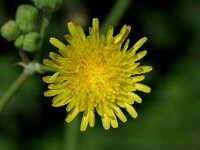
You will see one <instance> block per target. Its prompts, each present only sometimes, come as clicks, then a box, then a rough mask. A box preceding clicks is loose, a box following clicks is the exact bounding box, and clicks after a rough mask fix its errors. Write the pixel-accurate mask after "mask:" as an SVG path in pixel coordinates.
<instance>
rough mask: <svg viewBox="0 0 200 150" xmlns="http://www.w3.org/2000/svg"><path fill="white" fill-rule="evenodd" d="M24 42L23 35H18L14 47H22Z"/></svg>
mask: <svg viewBox="0 0 200 150" xmlns="http://www.w3.org/2000/svg"><path fill="white" fill-rule="evenodd" d="M23 42H24V35H20V36H19V37H18V38H17V39H16V40H15V42H14V45H15V47H16V48H22V46H23Z"/></svg>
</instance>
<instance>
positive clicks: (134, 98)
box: [128, 92, 142, 103]
mask: <svg viewBox="0 0 200 150" xmlns="http://www.w3.org/2000/svg"><path fill="white" fill-rule="evenodd" d="M128 95H129V97H130V98H131V99H133V100H134V101H136V102H137V103H141V102H142V99H141V97H139V96H138V95H137V94H135V93H134V92H129V93H128Z"/></svg>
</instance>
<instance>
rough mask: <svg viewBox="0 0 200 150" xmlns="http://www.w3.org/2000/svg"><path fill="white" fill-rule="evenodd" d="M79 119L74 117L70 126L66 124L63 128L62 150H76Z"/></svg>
mask: <svg viewBox="0 0 200 150" xmlns="http://www.w3.org/2000/svg"><path fill="white" fill-rule="evenodd" d="M78 120H79V117H76V118H75V119H74V120H73V121H72V122H71V123H70V124H67V126H66V128H65V135H64V136H65V138H64V140H65V141H64V148H63V150H76V149H77V147H76V145H77V137H78V133H79V128H78V125H79V122H78Z"/></svg>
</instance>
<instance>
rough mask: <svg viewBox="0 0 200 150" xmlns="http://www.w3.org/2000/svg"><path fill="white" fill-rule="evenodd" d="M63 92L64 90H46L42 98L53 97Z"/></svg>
mask: <svg viewBox="0 0 200 150" xmlns="http://www.w3.org/2000/svg"><path fill="white" fill-rule="evenodd" d="M63 91H64V89H58V90H47V91H45V92H44V96H45V97H51V96H55V95H58V94H60V93H62V92H63Z"/></svg>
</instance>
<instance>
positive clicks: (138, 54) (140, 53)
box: [135, 50, 147, 61]
mask: <svg viewBox="0 0 200 150" xmlns="http://www.w3.org/2000/svg"><path fill="white" fill-rule="evenodd" d="M146 54H147V51H146V50H143V51H141V52H139V53H137V54H136V55H137V59H136V60H135V61H137V60H140V59H141V58H143V57H144V56H145V55H146Z"/></svg>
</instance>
